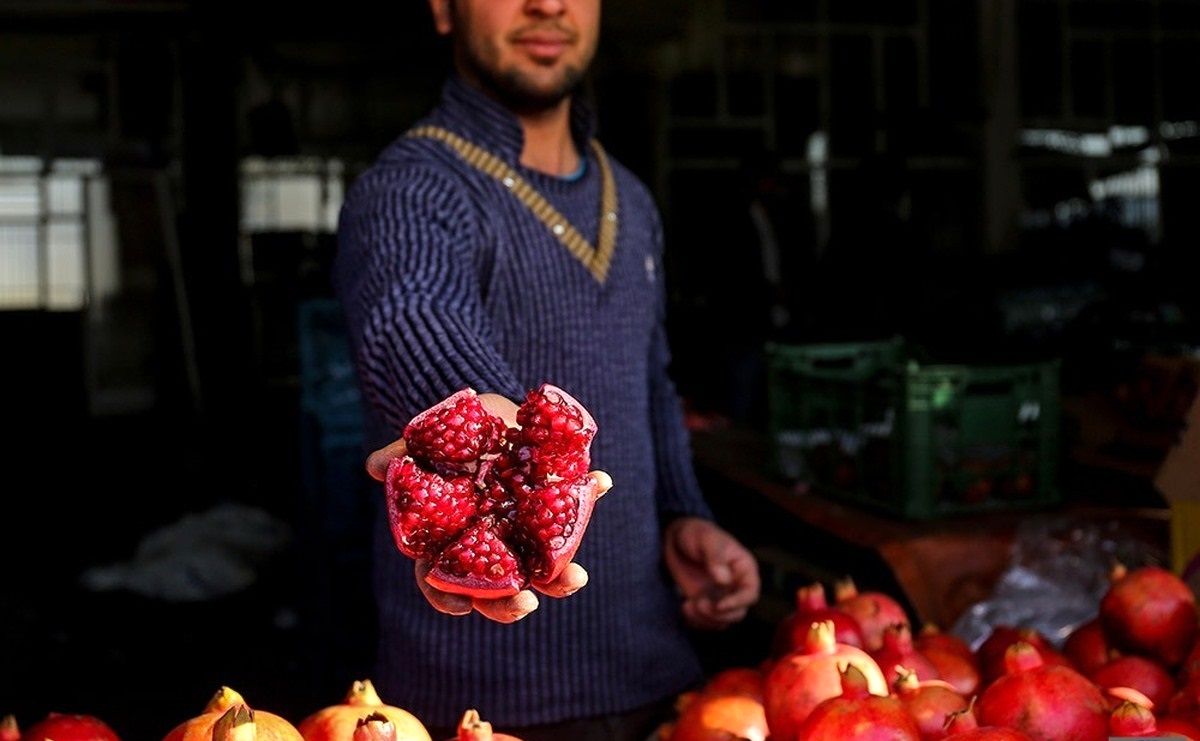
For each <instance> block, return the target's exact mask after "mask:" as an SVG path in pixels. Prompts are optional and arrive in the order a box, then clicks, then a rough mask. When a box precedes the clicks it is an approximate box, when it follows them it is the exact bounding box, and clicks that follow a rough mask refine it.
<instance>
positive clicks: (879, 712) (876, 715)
mask: <svg viewBox="0 0 1200 741" xmlns="http://www.w3.org/2000/svg"><path fill="white" fill-rule="evenodd" d="M841 681H842V693H841V694H840V695H838V696H837V697H832V698H830V699H828V700H825V701H823V702H822V703H821V704H819V705H817V706H816V707H815V708H813V711H812V712H811V713H809V714H808V717H807V718H805V720H804V723H803V724H801V726H800V728H798V729H797V730H796V734H795V736H783V737H781V738H782V739H784V740H786V739H790V738H794V739H796V741H830V740H831V739H838V741H920V739H921V732H920V731H919V730H918V729H917V725H916V723H915V722H914V721H913V719H912V718H911V717H909V715H908V713H907V712H906V711H905V710H904V706H903V705H902V704H901V703H900V701H899V700H897V699H896V698H894V697H878V696H876V695H874V694H872V692H871V689H870V687H869V686H868V682H867V678H866V677H865V676H864V675H863V673H862V672H861V671H859V669H858V667H856V666H854V665H853V664H850V665H848V666H847V667H846V669H845V671H844V672H842V680H841ZM771 739H772V741H776V734H775V731H774V726H772V733H771Z"/></svg>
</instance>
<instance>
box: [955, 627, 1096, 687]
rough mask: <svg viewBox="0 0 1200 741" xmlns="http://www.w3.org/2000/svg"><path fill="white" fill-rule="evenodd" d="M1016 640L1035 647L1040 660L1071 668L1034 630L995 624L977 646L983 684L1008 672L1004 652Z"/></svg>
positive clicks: (1063, 657)
mask: <svg viewBox="0 0 1200 741" xmlns="http://www.w3.org/2000/svg"><path fill="white" fill-rule="evenodd" d="M1018 642H1022V643H1028V644H1029V645H1030V646H1033V647H1034V648H1036V649H1037V652H1038V653H1039V654H1041V656H1042V661H1044V662H1045V663H1047V664H1057V665H1059V666H1066V667H1070V668H1073V667H1071V662H1070V661H1068V660H1067V657H1065V656H1063V655H1062V654H1060V653H1059V652H1058V651H1056V650H1054V646H1053V645H1051V643H1050V641H1049V640H1048V639H1047V638H1046V637H1045V636H1043V635H1042V634H1041V633H1039V632H1037V631H1036V630H1033V629H1032V628H1014V627H1012V626H1010V625H997V626H996V627H995V628H993V629H992V632H991V633H990V634H989V635H988V637H987V639H986V640H984V642H983V643H982V644H980V646H979V652H978V656H979V673H980V674H981V675H982V676H983V684H984V685H985V686H986V685H989V684H991V683H992V682H994V681H995V680H996V679H997V678H999V677H1002V676H1004V675H1005V674H1006V673H1007V672H1008V669H1007V660H1006V659H1005V654H1006V652H1007V651H1008V649H1009V648H1010V647H1011V646H1012V645H1013V644H1015V643H1018Z"/></svg>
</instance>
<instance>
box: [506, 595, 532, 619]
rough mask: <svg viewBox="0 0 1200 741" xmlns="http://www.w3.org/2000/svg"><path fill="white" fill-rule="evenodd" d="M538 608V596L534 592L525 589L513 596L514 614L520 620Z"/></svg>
mask: <svg viewBox="0 0 1200 741" xmlns="http://www.w3.org/2000/svg"><path fill="white" fill-rule="evenodd" d="M537 608H538V598H537V595H535V594H534V593H533V592H529V591H524V592H520V593H518V594H517V596H516V597H514V598H513V611H512V614H513V615H514V616H515V617H516V618H517V620H520V619H521V618H523V617H525V616H526V615H528V614H529V613H531V612H533V611H534V610H536V609H537Z"/></svg>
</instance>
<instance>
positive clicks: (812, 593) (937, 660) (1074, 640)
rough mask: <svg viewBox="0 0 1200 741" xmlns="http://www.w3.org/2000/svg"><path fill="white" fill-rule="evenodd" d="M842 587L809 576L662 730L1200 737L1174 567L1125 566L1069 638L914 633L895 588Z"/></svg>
mask: <svg viewBox="0 0 1200 741" xmlns="http://www.w3.org/2000/svg"><path fill="white" fill-rule="evenodd" d="M835 595H836V599H835V601H834V604H832V605H830V604H828V603H827V602H826V598H825V590H824V588H823V587H822V585H820V584H813V585H811V586H807V587H803V588H801V589H800V590H799V591H798V593H797V595H796V611H795V613H793V614H792V615H790V616H789V617H788V618H787V619H786V620H784V621H783V622H782V623H781V624H780V625H779V628H778V630H777V632H776V637H775V642H774V645H773V655H772V656H771V657H770V658H768V659H767V660H766V661H765V662H764V663H763V664H762V665H760V666H759V667H757V668H755V669H734V670H728V671H726V672H722V673H721V674H718V675H717V676H716V677H714V678H713V679H712V680H711V681H710V682H709V683H708V684H707V685H706V686H705V687H704V688H703V689H701V690H700V691H698V692H696V693H693V694H692V695H690V696H687V697H686V698H685V699H686V701H685V702H682V703H681V704H680V713H679V719H678V720H677V721H676V722H675V723H673V724H668V725H665V726H663V727H662V728H661V729H660V732H659V738H660V741H715V740H716V739H725V741H736V740H738V739H749V740H750V741H759V740H760V739H769V740H770V741H820V740H827V741H834V740H837V741H843V740H846V741H855V740H857V741H877V740H878V741H882V740H884V739H887V740H888V741H904V740H908V739H911V740H912V741H931V740H934V739H952V740H953V741H970V740H977V741H1029V740H1033V741H1105V740H1106V739H1108V738H1109V735H1110V734H1111V735H1114V736H1124V737H1134V738H1138V737H1147V738H1148V737H1155V738H1184V739H1192V741H1200V642H1198V641H1197V640H1196V632H1197V611H1196V600H1195V596H1194V595H1193V594H1192V592H1191V590H1190V589H1189V588H1188V587H1187V585H1186V584H1184V582H1183V581H1182V580H1180V579H1179V578H1178V577H1176V576H1175V575H1174V574H1172V573H1170V572H1169V571H1166V570H1164V569H1160V568H1156V567H1145V568H1141V569H1136V570H1133V571H1128V572H1127V571H1126V570H1125V569H1123V568H1120V567H1118V568H1117V569H1116V570H1115V571H1114V573H1113V582H1112V584H1111V586H1110V588H1109V590H1108V592H1107V594H1105V596H1104V598H1103V600H1102V601H1101V603H1100V606H1099V608H1100V609H1099V616H1098V617H1097V618H1096V619H1095V620H1093V621H1091V622H1089V623H1086V624H1084V625H1082V626H1080V627H1079V628H1078V629H1076V630H1075V632H1074V633H1073V634H1072V635H1071V636H1070V638H1069V639H1068V640H1067V641H1066V643H1065V644H1064V645H1063V650H1062V651H1059V650H1057V649H1056V648H1055V647H1054V646H1053V645H1052V644H1051V642H1050V641H1049V640H1047V638H1046V637H1045V636H1043V635H1041V634H1039V633H1038V632H1036V631H1034V630H1028V629H1022V628H1018V627H1013V626H998V627H996V628H995V629H994V630H993V631H992V633H991V634H990V635H989V636H988V637H987V638H986V640H984V641H983V642H982V643H981V644H980V645H979V646H978V648H977V649H976V650H972V649H971V647H970V646H968V645H967V644H966V643H964V642H963V641H962V640H960V639H958V638H957V637H955V636H953V635H949V634H944V633H941V632H939V631H938V630H937V629H936V628H934V627H932V626H925V628H924V629H923V630H921V631H920V632H919V633H917V634H916V635H915V636H914V635H913V632H912V629H911V623H910V622H909V618H908V615H907V614H906V613H905V611H904V609H903V608H902V607H901V606H900V605H899V604H898V603H897V602H896V601H895V600H893V599H892V598H890V597H889V596H888V595H886V594H882V593H878V592H861V593H860V592H859V591H858V590H857V589H856V588H855V587H854V585H853V583H852V582H849V581H847V582H843V583H840V584H838V585H837V587H836V590H835ZM733 677H736V681H732V680H731V678H733ZM710 708H720V709H721V711H720V712H717V711H714V710H710ZM764 721H765V725H764Z"/></svg>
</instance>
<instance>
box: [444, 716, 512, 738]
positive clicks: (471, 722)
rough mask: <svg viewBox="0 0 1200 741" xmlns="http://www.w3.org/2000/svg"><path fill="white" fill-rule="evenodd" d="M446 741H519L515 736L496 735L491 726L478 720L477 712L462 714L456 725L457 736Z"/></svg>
mask: <svg viewBox="0 0 1200 741" xmlns="http://www.w3.org/2000/svg"><path fill="white" fill-rule="evenodd" d="M448 741H521V739H519V738H517V737H516V736H510V735H508V734H507V733H496V732H495V731H493V730H492V724H491V723H488V722H486V721H484V720H481V719H480V718H479V711H478V710H468V711H467V712H465V713H463V717H462V721H461V722H459V724H458V735H457V736H455V737H454V738H452V739H448Z"/></svg>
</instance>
